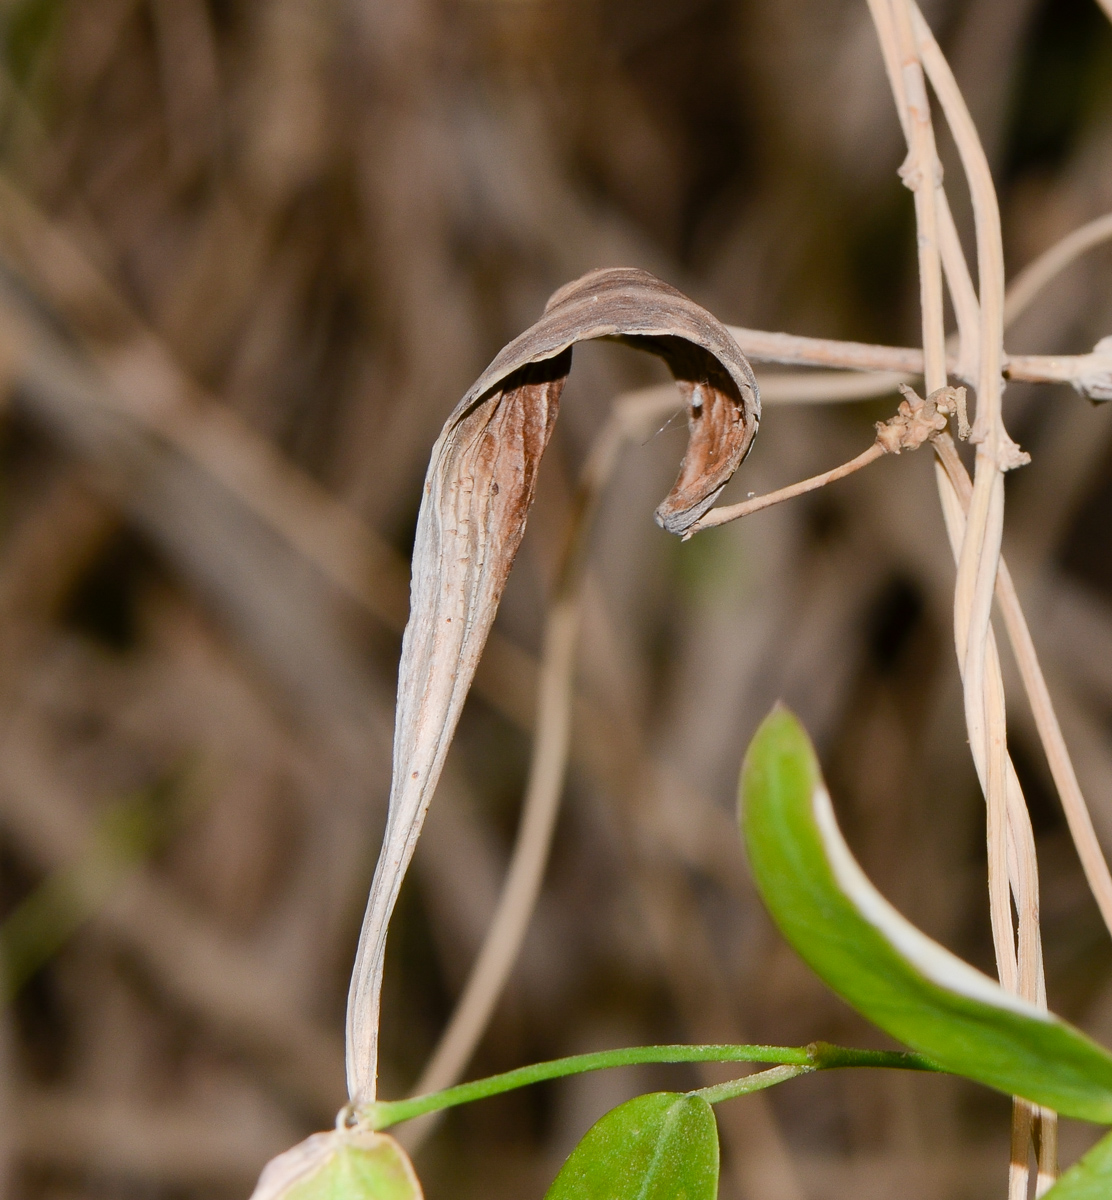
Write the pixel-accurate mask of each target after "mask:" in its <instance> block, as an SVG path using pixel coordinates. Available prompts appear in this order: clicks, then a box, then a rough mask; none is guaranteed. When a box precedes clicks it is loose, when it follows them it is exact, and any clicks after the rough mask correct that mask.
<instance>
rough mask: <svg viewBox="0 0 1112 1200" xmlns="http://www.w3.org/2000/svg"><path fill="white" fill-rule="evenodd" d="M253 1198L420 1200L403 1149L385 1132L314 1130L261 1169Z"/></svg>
mask: <svg viewBox="0 0 1112 1200" xmlns="http://www.w3.org/2000/svg"><path fill="white" fill-rule="evenodd" d="M252 1200H422V1195H421V1185H420V1183H419V1182H418V1179H417V1175H416V1173H415V1172H414V1170H413V1164H412V1163H411V1162H410V1161H409V1159H408V1157H407V1156H406V1153H405V1151H404V1150H403V1149H402V1148H401V1146H399V1145H398V1143H397V1142H396V1141H394V1139H393V1138H392V1137H390V1136H389V1135H388V1134H385V1133H371V1132H370V1131H368V1130H364V1129H337V1130H335V1131H333V1132H331V1133H315V1134H313V1136H312V1137H309V1138H306V1139H305V1141H303V1142H299V1143H298V1145H296V1146H294V1147H293V1149H292V1150H287V1151H286V1152H285V1153H284V1154H279V1155H278V1157H277V1158H274V1159H272V1160H271V1161H270V1162H269V1163H267V1165H266V1167H265V1168H264V1169H263V1173H262V1175H261V1176H260V1177H259V1182H258V1184H257V1186H256V1188H255V1191H254V1194H253V1196H252Z"/></svg>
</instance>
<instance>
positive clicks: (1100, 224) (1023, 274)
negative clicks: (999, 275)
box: [1004, 0, 1112, 327]
mask: <svg viewBox="0 0 1112 1200" xmlns="http://www.w3.org/2000/svg"><path fill="white" fill-rule="evenodd" d="M1109 3H1112V0H1109ZM1109 239H1112V213H1105V214H1104V216H1103V217H1097V218H1096V219H1095V220H1093V221H1089V222H1088V223H1087V224H1085V225H1081V226H1079V227H1078V228H1077V229H1075V230H1074V231H1073V232H1072V233H1067V234H1066V236H1065V237H1064V238H1062V240H1061V241H1058V242H1055V243H1054V245H1053V246H1051V247H1050V249H1049V250H1044V251H1043V253H1042V254H1040V255H1039V257H1038V258H1036V259H1035V261H1034V262H1032V263H1028V264H1027V266H1026V267H1024V268H1023V270H1022V271H1020V273H1019V274H1018V275H1017V276H1016V277H1015V278H1014V279H1013V280H1012V282H1011V286H1010V287H1009V288H1008V293H1007V295H1006V296H1005V297H1004V325H1005V327H1006V326H1008V325H1011V324H1012V322H1013V321H1016V320H1018V318H1019V316H1020V315H1021V314H1022V313H1024V312H1025V311H1026V310H1027V309H1028V308H1029V307H1030V305H1031V302H1032V301H1033V300H1034V299H1035V297H1036V296H1037V295H1038V294H1039V292H1041V291H1042V289H1043V288H1044V287H1046V285H1047V284H1048V283H1050V281H1051V280H1052V279H1054V278H1055V277H1056V276H1057V275H1059V274H1060V273H1061V272H1062V271H1064V270H1065V269H1066V267H1068V266H1069V265H1070V264H1071V263H1074V262H1076V261H1077V259H1079V258H1080V257H1081V255H1082V254H1084V253H1085V252H1086V251H1087V250H1091V249H1093V247H1094V246H1099V245H1100V244H1101V243H1102V242H1107V241H1108V240H1109Z"/></svg>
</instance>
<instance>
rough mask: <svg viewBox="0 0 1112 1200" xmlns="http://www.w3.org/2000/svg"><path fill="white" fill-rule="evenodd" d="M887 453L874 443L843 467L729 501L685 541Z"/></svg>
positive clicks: (697, 525) (699, 523)
mask: <svg viewBox="0 0 1112 1200" xmlns="http://www.w3.org/2000/svg"><path fill="white" fill-rule="evenodd" d="M885 453H886V451H885V449H884V447H883V446H881V444H880V443H879V442H873V444H872V445H871V446H870V447H869V448H868V450H863V451H862V452H861V453H860V454H859V455H858V456H857V457H856V458H851V459H850V460H849V462H844V463H842V465H841V466H840V467H833V468H832V469H831V470H829V471H823V473H822V474H821V475H812V476H811V478H810V479H802V480H800V482H799V483H792V484H789V485H788V486H787V487H782V488H779V489H778V490H777V491H775V492H766V493H765V494H764V495H763V496H754V497H753V498H752V499H750V500H743V501H742V502H741V503H740V504H727V505H725V506H723V507H722V508H712V509H711V510H710V511H709V512H708V513H707V514H706V516H704V517H700V519H699V520H698V521H696V522H695V524H694V525H692V526H691V528H690V529H689V530H688V531H687V533H686V534H684V539H683V540H684V541H687V540H688V538H690V537H692V536H694V535H695V534H696V533H699V532H701V531H702V530H704V529H711V528H713V527H714V526H715V525H725V524H726V522H727V521H736V520H737V519H738V518H739V517H747V516H749V514H750V513H755V512H760V511H761V509H762V508H771V507H772V506H773V505H774V504H779V503H780V502H781V501H783V500H791V499H793V498H794V497H796V496H802V495H805V494H806V493H807V492H813V491H815V490H816V489H817V488H821V487H826V485H827V484H828V483H834V482H835V481H836V480H839V479H844V478H845V477H846V476H847V475H852V474H853V473H854V472H855V471H860V470H861V468H862V467H867V466H868V465H869V463H873V462H876V460H877V459H878V458H883V457H884V455H885Z"/></svg>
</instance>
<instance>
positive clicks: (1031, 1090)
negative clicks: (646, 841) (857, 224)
mask: <svg viewBox="0 0 1112 1200" xmlns="http://www.w3.org/2000/svg"><path fill="white" fill-rule="evenodd" d="M740 800H741V826H742V835H743V837H744V839H745V844H746V848H747V850H748V854H749V862H750V866H751V868H752V872H753V878H754V880H755V882H756V885H757V887H758V889H759V890H760V893H761V895H762V897H763V898H764V902H765V904H766V905H767V907H768V909H769V912H771V914H772V916H773V919H774V920H775V921H776V923H777V925H779V927H780V930H781V932H782V933H783V934H784V936H785V937H786V938H787V940H788V941H789V942H790V943H791V944H792V945H793V946H794V947H795V949H796V950H797V951H798V952H799V954H800V955H801V956H802V957H803V958H804V959H805V960H806V961H807V962H808V963H809V964H810V966H811V967H812V968H813V969H814V970H815V972H816V973H817V974H818V975H819V976H821V977H822V979H823V980H824V981H825V982H826V983H827V984H829V986H830V987H831V988H833V989H834V991H836V992H837V993H838V994H839V995H840V996H841V997H842V998H843V999H844V1000H846V1001H848V1003H849V1004H851V1005H852V1006H853V1007H854V1008H856V1009H857V1011H858V1012H860V1013H861V1014H862V1015H863V1016H865V1017H867V1018H868V1019H869V1020H870V1021H872V1022H874V1023H875V1024H876V1025H879V1026H880V1028H881V1029H884V1030H886V1031H887V1032H888V1033H890V1034H891V1035H892V1036H893V1037H896V1038H898V1039H899V1040H900V1041H902V1042H904V1043H906V1044H907V1045H908V1046H911V1047H913V1048H914V1049H915V1050H918V1051H919V1052H920V1053H922V1054H924V1055H927V1056H928V1057H929V1058H931V1059H933V1060H934V1061H935V1062H937V1063H938V1065H939V1066H941V1067H943V1068H945V1069H946V1070H948V1071H953V1072H954V1073H955V1074H958V1075H964V1076H966V1077H967V1078H969V1079H975V1080H977V1081H978V1082H980V1083H984V1084H987V1085H988V1086H989V1087H993V1088H996V1089H998V1090H999V1091H1002V1092H1006V1093H1010V1094H1014V1095H1019V1096H1024V1097H1026V1098H1027V1099H1029V1100H1033V1101H1035V1102H1036V1103H1038V1104H1042V1105H1045V1106H1046V1107H1047V1108H1052V1109H1055V1110H1057V1111H1058V1112H1061V1113H1064V1114H1065V1115H1066V1116H1070V1117H1078V1118H1081V1119H1082V1120H1087V1121H1097V1122H1100V1123H1102V1124H1112V1055H1109V1053H1108V1052H1107V1051H1105V1050H1104V1049H1103V1048H1102V1047H1100V1046H1098V1045H1097V1044H1096V1043H1095V1042H1093V1041H1092V1040H1091V1039H1089V1038H1088V1037H1086V1036H1085V1035H1084V1034H1083V1033H1081V1032H1080V1031H1079V1030H1077V1029H1074V1028H1073V1027H1072V1026H1070V1025H1068V1024H1066V1022H1064V1021H1062V1020H1060V1019H1059V1018H1058V1017H1055V1016H1054V1015H1053V1014H1048V1013H1045V1012H1043V1011H1041V1010H1039V1009H1037V1008H1035V1007H1034V1006H1033V1005H1030V1004H1027V1003H1025V1002H1024V1001H1022V1000H1020V999H1019V998H1018V997H1016V996H1013V995H1010V994H1009V993H1007V992H1005V991H1004V990H1003V989H1002V988H1001V987H1000V986H999V985H998V984H997V983H995V982H994V981H993V980H991V979H989V978H988V976H987V975H983V974H981V972H980V971H976V970H974V968H973V967H971V966H970V965H969V964H968V963H965V962H963V961H962V960H961V959H959V958H957V957H956V956H955V955H953V954H951V953H950V952H949V951H948V950H946V949H944V948H943V947H942V946H940V945H939V944H938V943H937V942H934V941H931V939H930V938H928V937H926V935H925V934H923V933H921V932H920V931H919V930H918V929H916V928H915V927H914V926H913V925H911V924H910V923H909V922H908V921H906V920H905V919H904V918H903V917H902V916H901V915H900V914H899V913H898V912H897V911H896V910H895V909H894V908H893V907H892V906H891V905H890V904H889V903H888V902H887V901H886V900H885V899H884V897H883V896H881V895H880V893H879V892H878V891H877V890H876V889H875V888H874V887H873V886H872V884H871V883H870V882H869V880H868V879H867V878H866V877H865V875H864V873H863V872H862V870H861V868H860V867H859V866H858V865H857V862H856V860H855V859H854V858H853V855H852V854H851V853H850V851H849V848H848V847H847V846H846V844H845V841H844V840H843V839H842V836H841V833H840V831H839V829H838V826H837V823H836V821H835V819H834V812H833V808H832V807H831V804H830V798H829V796H828V795H827V792H826V788H825V786H824V784H823V780H822V776H821V773H820V771H819V766H818V761H817V760H816V758H815V753H814V750H813V749H812V747H811V743H810V741H809V740H808V738H807V734H806V733H805V732H804V730H803V728H802V726H801V725H800V724H799V722H798V721H797V720H796V719H795V717H794V716H792V714H791V713H789V712H788V711H787V710H786V709H782V708H778V709H776V710H774V711H773V712H772V714H771V715H770V716H769V717H767V718H766V719H765V721H764V723H763V724H762V725H761V727H760V729H759V730H758V731H757V734H756V736H755V737H754V739H753V742H752V744H751V745H750V747H749V752H748V754H747V755H746V758H745V764H744V766H743V768H742V776H741V796H740ZM1110 1194H1112V1193H1110Z"/></svg>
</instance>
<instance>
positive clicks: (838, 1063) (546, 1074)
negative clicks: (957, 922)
mask: <svg viewBox="0 0 1112 1200" xmlns="http://www.w3.org/2000/svg"><path fill="white" fill-rule="evenodd" d="M706 1062H720V1063H738V1062H748V1063H771V1064H775V1065H777V1066H780V1067H786V1068H790V1069H791V1071H792V1073H791V1074H782V1075H781V1076H780V1077H777V1078H775V1079H768V1080H767V1081H766V1082H765V1083H763V1084H759V1085H756V1086H754V1083H750V1084H749V1086H748V1087H747V1088H742V1087H741V1084H742V1083H743V1082H745V1081H743V1080H733V1081H732V1082H731V1083H729V1084H721V1085H714V1086H713V1087H711V1088H704V1089H703V1090H702V1091H701V1092H698V1093H696V1094H697V1095H705V1094H707V1093H711V1092H716V1091H717V1090H718V1089H719V1088H730V1087H733V1088H735V1090H734V1091H732V1092H730V1094H729V1096H728V1095H725V1094H723V1095H722V1096H720V1097H718V1099H722V1100H725V1099H729V1098H730V1096H733V1095H739V1096H740V1095H743V1094H744V1092H745V1091H747V1090H748V1091H757V1090H760V1088H761V1087H769V1086H771V1085H772V1084H773V1083H779V1082H781V1079H789V1078H792V1077H793V1076H794V1075H800V1074H803V1073H805V1072H809V1071H822V1070H830V1069H834V1068H838V1067H887V1068H890V1069H895V1070H904V1071H941V1068H940V1067H938V1066H937V1065H936V1064H935V1063H933V1062H931V1061H930V1059H928V1058H924V1057H923V1056H922V1055H921V1054H913V1053H909V1052H905V1051H895V1050H858V1049H856V1048H854V1047H850V1046H831V1045H829V1044H828V1043H826V1042H812V1043H811V1044H810V1045H809V1046H714V1045H709V1046H706V1045H704V1046H627V1047H624V1048H623V1049H620V1050H600V1051H596V1052H595V1053H592V1054H573V1055H571V1056H570V1057H568V1058H557V1059H553V1060H551V1061H549V1062H542V1063H533V1064H532V1065H530V1066H528V1067H518V1068H517V1069H516V1070H513V1071H505V1072H503V1073H502V1074H501V1075H490V1076H488V1077H487V1078H486V1079H475V1080H472V1081H471V1082H470V1083H460V1084H456V1086H455V1087H450V1088H444V1089H443V1090H442V1091H439V1092H430V1093H429V1094H427V1095H424V1096H412V1097H410V1098H409V1099H408V1100H376V1101H375V1102H374V1103H372V1104H365V1105H360V1106H358V1107H356V1108H354V1109H351V1110H349V1112H350V1116H351V1117H352V1118H353V1119H354V1120H355V1121H356V1122H357V1123H358V1124H361V1125H365V1126H367V1127H368V1128H371V1129H387V1128H389V1127H390V1126H392V1125H398V1124H400V1123H401V1122H402V1121H411V1120H412V1119H413V1118H414V1117H421V1116H424V1114H425V1113H430V1112H439V1111H440V1110H441V1109H445V1108H455V1107H457V1106H458V1105H460V1104H470V1103H472V1102H473V1101H475V1100H485V1099H487V1098H488V1097H490V1096H499V1095H501V1094H502V1093H503V1092H510V1091H514V1090H515V1089H517V1088H521V1087H528V1086H529V1085H530V1084H534V1083H543V1082H544V1081H545V1080H547V1079H562V1078H563V1077H564V1076H567V1075H581V1074H583V1073H584V1072H587V1071H601V1070H605V1069H608V1068H610V1067H629V1066H636V1065H638V1064H642V1063H706ZM764 1074H771V1072H767V1073H762V1074H761V1075H755V1076H747V1077H746V1079H748V1080H753V1081H754V1082H755V1081H756V1080H758V1079H761V1078H762V1076H763V1075H764ZM714 1102H715V1101H714V1100H711V1103H714ZM344 1115H345V1114H343V1113H342V1114H341V1117H343V1116H344Z"/></svg>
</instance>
